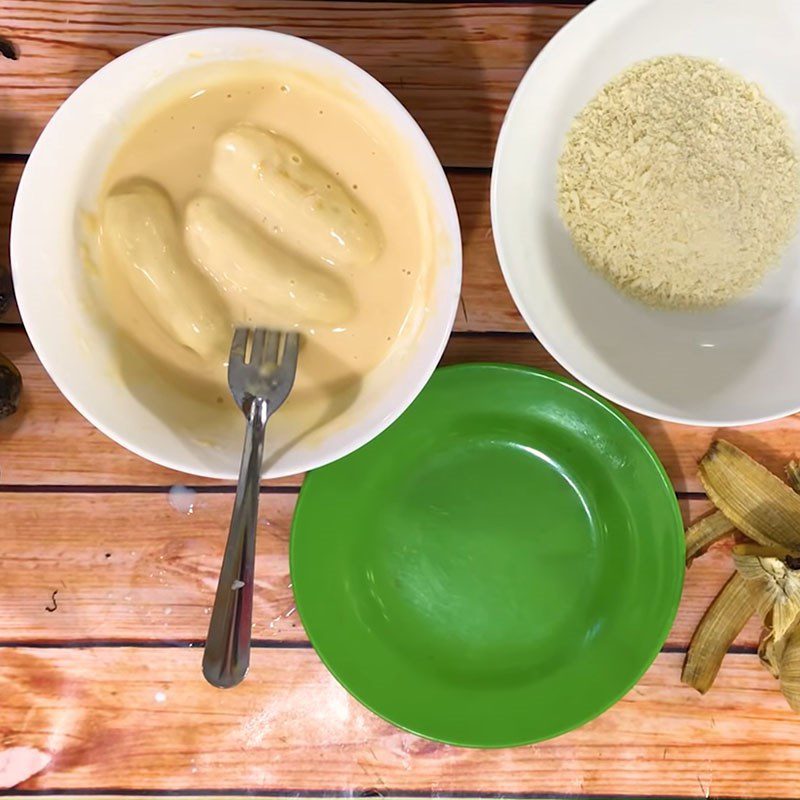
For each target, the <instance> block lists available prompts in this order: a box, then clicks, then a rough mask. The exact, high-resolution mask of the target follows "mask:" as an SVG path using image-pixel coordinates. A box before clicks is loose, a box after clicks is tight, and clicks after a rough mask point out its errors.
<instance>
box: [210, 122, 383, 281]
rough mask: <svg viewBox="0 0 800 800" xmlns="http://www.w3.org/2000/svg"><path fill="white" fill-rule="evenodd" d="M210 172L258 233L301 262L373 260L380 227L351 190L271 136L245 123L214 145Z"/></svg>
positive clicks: (280, 138) (295, 148)
mask: <svg viewBox="0 0 800 800" xmlns="http://www.w3.org/2000/svg"><path fill="white" fill-rule="evenodd" d="M212 174H213V176H214V180H215V182H216V185H217V187H218V188H219V190H220V191H222V192H223V193H224V194H225V195H226V198H227V199H228V200H229V201H230V202H232V203H234V204H235V205H237V206H239V207H240V208H239V210H240V211H243V212H244V213H246V214H249V215H251V217H252V220H253V222H254V223H255V224H257V225H259V226H260V227H262V228H263V229H264V232H265V233H267V234H269V235H273V234H274V235H275V236H276V238H278V239H282V238H285V239H286V240H287V242H288V244H289V246H290V247H291V248H292V249H296V250H298V252H300V253H302V254H303V255H305V256H306V257H308V258H311V257H312V256H313V257H314V258H320V259H322V261H324V262H325V263H326V264H328V265H331V266H333V265H341V266H352V265H366V264H369V263H370V262H372V261H374V260H375V259H376V258H377V257H378V255H379V254H380V251H381V248H382V244H383V236H382V234H381V231H380V226H379V225H378V223H377V220H375V219H374V218H373V216H372V214H371V213H370V212H369V210H368V209H367V208H366V207H365V206H364V205H363V204H362V203H361V202H360V201H359V200H358V199H357V198H356V196H355V194H354V192H352V191H350V189H349V188H346V187H345V186H343V185H342V183H341V181H340V180H339V179H338V178H337V177H336V176H334V175H332V174H331V173H330V172H328V171H327V170H326V169H325V168H324V167H323V166H322V165H321V164H319V163H318V162H317V161H316V160H315V159H314V158H313V157H312V156H311V155H309V154H308V153H306V152H304V151H303V150H301V149H300V148H299V147H298V146H297V145H296V144H294V143H293V142H291V141H289V140H288V139H285V138H284V137H283V136H280V135H278V134H277V133H274V132H272V131H266V130H261V129H260V128H256V127H254V126H252V125H237V126H236V127H234V128H231V129H230V130H228V131H226V132H225V133H223V134H222V135H221V136H220V137H219V138H218V139H217V141H216V143H215V145H214V158H213V162H212Z"/></svg>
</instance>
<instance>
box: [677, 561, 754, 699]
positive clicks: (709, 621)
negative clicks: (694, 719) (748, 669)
mask: <svg viewBox="0 0 800 800" xmlns="http://www.w3.org/2000/svg"><path fill="white" fill-rule="evenodd" d="M756 605H757V603H756V600H755V597H754V595H753V593H752V592H751V591H750V589H749V588H748V586H747V582H746V581H745V579H744V578H743V577H742V576H741V575H740V574H739V573H738V572H734V574H733V575H732V576H731V577H730V579H729V580H728V582H727V583H726V584H725V586H723V587H722V591H720V593H719V594H718V595H717V596H716V598H715V599H714V602H713V603H712V604H711V605H710V606H709V607H708V610H707V611H706V613H705V614H704V615H703V619H702V620H701V621H700V624H699V625H698V626H697V630H695V632H694V636H692V641H691V643H690V645H689V650H688V652H687V653H686V661H685V662H684V664H683V672H682V673H681V681H682V682H683V683H685V684H688V685H689V686H692V687H694V688H695V689H697V691H698V692H700V693H701V694H705V693H706V692H707V691H708V690H709V689H710V688H711V686H712V684H713V683H714V679H715V678H716V677H717V673H718V672H719V668H720V665H721V664H722V659H723V657H724V656H725V653H727V652H728V648H729V647H730V646H731V645H732V644H733V641H734V639H736V637H737V636H738V635H739V633H740V631H741V630H742V628H744V626H745V625H746V624H747V621H748V620H749V619H750V617H752V616H753V614H755V613H756Z"/></svg>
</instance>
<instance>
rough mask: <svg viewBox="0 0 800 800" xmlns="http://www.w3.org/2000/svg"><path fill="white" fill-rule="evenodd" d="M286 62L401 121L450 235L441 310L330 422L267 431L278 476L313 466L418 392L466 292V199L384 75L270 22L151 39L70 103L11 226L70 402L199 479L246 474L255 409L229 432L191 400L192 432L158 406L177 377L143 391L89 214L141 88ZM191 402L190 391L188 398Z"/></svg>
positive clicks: (29, 176)
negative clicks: (104, 311) (100, 295)
mask: <svg viewBox="0 0 800 800" xmlns="http://www.w3.org/2000/svg"><path fill="white" fill-rule="evenodd" d="M259 58H263V59H264V60H267V61H269V62H278V63H280V62H286V63H287V64H289V65H291V66H292V67H295V68H298V67H299V68H302V69H303V70H305V71H307V72H312V73H314V72H317V73H319V74H322V75H326V76H334V77H335V78H336V79H337V80H341V81H342V82H343V83H345V84H346V85H347V86H348V87H349V88H350V89H351V90H352V91H353V92H355V93H356V94H357V95H358V96H359V97H360V98H361V99H363V102H364V103H366V104H368V105H371V106H372V107H373V108H374V109H375V111H376V112H377V113H378V114H380V115H382V116H383V117H384V118H385V120H386V121H387V122H388V123H389V124H391V125H392V126H394V128H395V129H396V130H397V132H398V135H399V136H400V137H402V140H403V141H405V142H406V143H407V144H408V146H409V149H410V152H411V154H412V157H413V158H414V160H415V162H416V165H417V167H418V169H419V174H420V179H421V180H422V181H423V182H424V184H425V186H426V188H427V192H428V198H429V203H430V207H431V214H432V217H433V219H434V220H435V221H436V224H437V234H438V236H439V237H440V239H441V246H440V247H439V248H438V251H437V253H438V263H437V265H436V273H435V276H434V279H433V281H432V289H431V296H430V299H429V309H428V313H427V314H426V316H425V318H424V320H423V322H422V324H421V327H420V331H419V334H418V336H417V338H416V339H415V340H414V342H413V345H410V346H409V347H407V348H400V347H395V348H394V349H393V350H392V351H391V353H390V355H389V356H388V357H387V358H386V359H385V360H384V361H383V362H382V363H381V364H380V365H379V366H378V367H377V368H376V369H374V370H372V371H371V372H370V373H369V374H368V375H367V376H366V377H365V379H364V380H363V382H362V385H361V387H360V390H359V394H358V397H357V398H356V399H355V401H354V402H353V403H352V404H351V405H350V406H349V407H348V408H347V410H346V411H344V412H343V413H342V414H341V415H340V416H339V417H337V419H336V421H335V423H334V424H333V426H332V429H331V430H329V431H328V430H327V429H326V431H325V433H324V435H323V433H322V432H320V431H315V432H313V433H311V435H308V436H305V437H304V438H300V439H298V436H297V431H292V430H290V429H288V428H287V427H286V426H284V425H283V424H282V418H281V416H280V413H278V414H276V416H275V418H274V419H273V420H271V421H270V424H269V429H268V432H267V440H268V446H267V459H266V471H265V475H266V476H267V477H280V476H282V475H290V474H294V473H297V472H303V471H305V470H309V469H313V468H315V467H318V466H321V465H323V464H327V463H329V462H331V461H334V460H335V459H337V458H340V457H342V456H344V455H346V454H348V453H350V452H352V451H353V450H355V449H356V448H358V447H360V446H361V445H362V444H364V443H365V442H367V441H369V440H370V439H372V438H373V437H374V436H377V434H379V433H380V432H381V431H382V430H383V429H384V428H385V427H387V426H388V425H389V424H390V423H391V422H392V421H393V420H394V419H395V418H396V417H398V416H399V415H400V414H401V413H402V412H403V411H404V410H405V408H406V407H407V406H408V405H409V403H410V402H411V401H412V400H413V399H414V397H416V395H417V394H418V393H419V391H420V390H421V389H422V387H423V386H424V385H425V383H426V382H427V380H428V378H429V377H430V374H431V373H432V372H433V370H434V369H435V367H436V364H437V363H438V361H439V358H440V356H441V354H442V351H443V350H444V347H445V345H446V344H447V340H448V338H449V334H450V330H451V328H452V325H453V320H454V318H455V313H456V309H457V307H458V298H459V292H460V288H461V240H460V234H459V226H458V217H457V215H456V209H455V204H454V203H453V196H452V194H451V192H450V187H449V185H448V183H447V179H446V178H445V175H444V172H443V170H442V167H441V165H440V163H439V161H438V159H437V158H436V155H435V153H434V152H433V149H432V148H431V146H430V144H429V143H428V140H427V139H426V138H425V135H424V134H423V133H422V131H421V130H420V128H419V126H418V125H417V124H416V122H415V121H414V120H413V118H412V117H411V115H410V114H409V113H408V112H407V111H406V110H405V109H404V108H403V106H402V105H400V103H399V102H398V101H397V100H396V99H395V98H394V97H393V96H392V94H391V93H390V92H389V91H388V90H387V89H385V88H384V87H383V86H382V85H381V84H380V83H378V82H377V81H376V80H375V79H374V78H372V77H371V76H370V75H368V74H367V73H366V72H364V71H363V70H361V69H360V68H359V67H357V66H355V65H354V64H352V63H351V62H349V61H347V60H346V59H345V58H342V57H341V56H339V55H337V54H336V53H333V52H331V51H330V50H326V49H325V48H323V47H320V46H318V45H315V44H312V43H311V42H307V41H304V40H303V39H298V38H296V37H293V36H287V35H285V34H280V33H273V32H271V31H262V30H251V29H248V28H209V29H205V30H198V31H190V32H188V33H181V34H176V35H174V36H168V37H165V38H163V39H157V40H155V41H153V42H150V43H149V44H146V45H142V46H141V47H138V48H136V49H135V50H132V51H130V52H129V53H126V54H125V55H124V56H121V57H120V58H117V59H115V60H114V61H112V62H111V63H110V64H108V65H106V66H105V67H103V68H102V69H101V70H100V71H99V72H97V73H95V74H94V75H93V76H92V77H91V78H89V79H88V80H87V81H86V82H85V83H84V84H83V85H82V86H80V87H79V88H78V89H77V90H76V91H75V92H74V93H73V94H72V95H71V96H70V97H69V99H68V100H67V101H66V102H65V103H64V104H63V105H62V106H61V108H60V109H59V110H58V111H57V112H56V114H55V115H54V116H53V118H52V119H51V120H50V122H49V123H48V125H47V127H46V128H45V130H44V132H43V133H42V135H41V137H40V138H39V141H38V142H37V143H36V146H35V148H34V150H33V153H32V154H31V157H30V159H29V161H28V164H27V166H26V168H25V172H24V174H23V176H22V180H21V182H20V186H19V190H18V193H17V200H16V203H15V206H14V216H13V223H12V226H11V263H12V269H13V274H14V284H15V289H16V296H17V302H18V305H19V310H20V313H21V315H22V319H23V321H24V323H25V328H26V330H27V332H28V335H29V336H30V339H31V342H32V344H33V346H34V348H35V350H36V353H37V355H38V356H39V358H40V360H41V362H42V364H43V365H44V367H45V369H46V370H47V371H48V373H49V374H50V376H51V377H52V379H53V380H54V381H55V383H56V385H57V386H58V387H59V389H60V390H61V391H62V392H63V393H64V395H65V396H66V398H67V399H68V400H69V401H70V402H71V403H72V404H73V405H74V406H75V408H77V409H78V411H80V412H81V414H83V416H84V417H86V418H87V419H88V420H89V421H90V422H91V423H92V424H94V425H95V426H97V428H99V429H100V430H101V431H103V433H105V434H107V435H108V436H110V437H111V438H112V439H114V440H116V441H117V442H119V443H120V444H121V445H123V446H125V447H127V448H128V449H129V450H132V451H133V452H135V453H138V454H139V455H141V456H144V457H145V458H147V459H149V460H151V461H154V462H156V463H158V464H162V465H164V466H166V467H171V468H173V469H178V470H181V471H182V472H188V473H192V474H194V475H201V476H207V477H212V478H226V479H231V478H235V477H236V475H237V473H238V470H239V460H240V457H241V448H242V441H243V436H244V418H243V417H242V418H241V419H236V418H234V417H231V424H230V425H229V426H226V427H224V429H223V430H218V427H219V426H218V424H217V423H218V420H219V414H218V412H216V413H215V410H214V409H208V408H207V407H205V406H204V405H202V404H200V403H197V404H196V407H192V404H191V403H185V404H184V406H181V407H180V411H181V414H183V412H184V410H185V416H186V417H187V418H188V417H189V415H191V418H192V419H193V420H195V419H197V420H201V421H205V422H207V429H206V428H205V427H204V425H203V424H202V422H198V423H197V424H195V423H194V422H193V424H192V426H191V427H192V430H191V432H188V431H187V430H186V429H185V428H184V429H182V428H181V425H180V422H181V420H179V419H173V420H170V419H168V418H166V417H165V416H164V415H163V413H161V414H160V413H159V412H158V411H157V410H156V407H157V406H159V405H163V406H169V407H171V408H178V407H179V406H178V405H177V402H176V401H173V402H170V403H164V404H160V403H158V402H156V403H154V402H153V392H159V391H161V392H164V393H165V394H166V393H169V392H170V391H174V390H171V389H170V388H169V387H168V386H167V385H166V384H165V382H164V381H160V382H159V379H158V378H157V376H153V378H152V385H148V386H147V387H141V386H137V387H133V388H132V387H131V386H130V385H128V384H126V383H125V382H123V380H121V379H120V377H119V369H117V364H116V362H117V353H116V349H115V348H114V346H113V342H112V340H111V337H110V336H109V332H108V330H107V328H106V327H105V325H104V323H103V322H102V321H101V320H100V319H99V318H98V315H97V314H95V313H93V312H92V310H91V309H90V308H89V306H88V303H87V301H86V290H85V281H84V277H85V276H84V274H83V265H82V263H81V258H80V227H79V211H80V210H81V209H86V208H92V207H93V205H94V203H95V201H96V195H97V191H98V186H99V182H100V179H101V177H102V174H103V172H104V169H105V167H106V165H107V164H108V162H109V160H110V158H111V157H112V155H113V153H114V149H115V146H117V144H118V143H119V141H120V139H121V137H122V134H123V132H124V130H125V127H124V126H125V121H126V119H127V118H128V115H129V114H130V113H131V111H132V109H135V108H136V107H137V105H138V104H139V103H140V102H141V99H142V97H143V96H144V95H145V94H146V93H147V92H148V91H149V90H150V89H152V88H153V87H154V86H156V85H158V84H159V83H160V82H161V81H163V80H164V79H165V78H167V77H169V76H171V75H173V74H176V73H179V72H181V71H183V70H187V69H193V68H195V67H197V66H198V65H199V64H202V63H204V62H212V61H229V60H235V59H247V60H253V59H259ZM182 402H183V401H182Z"/></svg>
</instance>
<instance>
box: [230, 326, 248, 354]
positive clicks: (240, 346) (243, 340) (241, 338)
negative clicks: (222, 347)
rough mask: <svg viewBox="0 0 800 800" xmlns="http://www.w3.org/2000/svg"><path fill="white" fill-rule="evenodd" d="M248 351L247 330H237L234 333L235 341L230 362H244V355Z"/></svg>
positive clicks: (232, 345)
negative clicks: (235, 360) (236, 360)
mask: <svg viewBox="0 0 800 800" xmlns="http://www.w3.org/2000/svg"><path fill="white" fill-rule="evenodd" d="M246 350H247V328H236V330H235V331H234V332H233V341H232V342H231V356H230V360H231V361H233V360H234V359H238V360H239V361H242V362H244V354H245V351H246Z"/></svg>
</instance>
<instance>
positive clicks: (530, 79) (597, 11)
mask: <svg viewBox="0 0 800 800" xmlns="http://www.w3.org/2000/svg"><path fill="white" fill-rule="evenodd" d="M638 1H639V0H594V2H593V3H591V5H588V6H586V7H585V8H583V9H581V10H580V11H579V12H578V13H577V14H576V15H575V16H574V17H572V19H570V20H569V21H568V22H567V23H565V24H564V26H563V27H562V28H561V29H560V30H559V31H558V32H557V33H556V34H555V35H554V36H553V37H552V38H551V39H550V40H549V41H548V42H547V43H546V44H545V46H544V47H543V48H542V49H541V50H540V51H539V53H538V55H537V56H536V57H535V58H534V60H533V61H532V62H531V64H530V65H529V66H528V68H527V70H526V71H525V74H524V75H523V76H522V79H521V80H520V82H519V84H518V85H517V88H516V89H515V90H514V94H513V96H512V98H511V102H510V103H509V105H508V108H507V109H506V113H505V116H504V117H503V122H502V125H501V126H500V133H499V134H498V137H497V144H496V146H495V151H494V158H493V160H492V177H491V184H490V190H489V207H490V217H491V223H492V237H493V239H494V246H495V251H496V253H497V260H498V262H499V263H500V270H501V272H502V273H503V279H504V281H505V284H506V287H507V288H508V291H509V293H510V295H511V298H512V300H513V301H514V305H515V306H516V307H517V311H519V313H520V315H521V316H522V318H523V319H524V321H525V324H526V325H527V326H528V328H529V329H530V331H531V332H532V333H533V335H534V336H535V337H536V338H537V339H538V340H539V341H540V342H541V344H542V345H543V347H544V348H545V349H546V350H547V352H548V353H550V355H552V356H553V358H555V360H556V361H558V363H559V364H561V365H562V366H563V367H564V368H565V369H566V370H568V371H569V373H570V375H573V376H574V377H575V378H577V379H578V380H579V381H580V382H581V383H583V384H585V385H586V386H588V387H589V388H590V389H592V390H594V391H595V392H597V393H598V394H600V395H602V396H603V397H605V398H606V399H608V400H610V401H611V402H613V403H616V404H618V405H620V406H622V407H623V408H627V409H629V410H630V411H634V412H636V413H638V414H643V415H644V416H647V417H651V418H653V419H660V420H663V421H665V422H674V423H678V424H682V425H695V426H697V427H703V428H727V427H740V426H745V425H756V424H759V423H762V422H772V421H774V420H778V419H783V418H784V417H787V416H790V415H792V414H796V413H798V412H800V401H799V402H798V404H797V405H792V406H787V407H786V408H784V409H781V410H777V411H775V412H774V413H769V414H763V415H757V416H734V417H729V418H726V417H696V416H691V415H683V414H666V413H663V412H661V411H656V410H653V409H652V408H648V407H647V406H646V405H645V404H642V403H638V402H635V401H631V400H628V399H626V398H625V397H624V396H623V395H622V394H620V393H618V392H615V391H612V390H609V389H606V388H605V387H603V386H602V385H600V384H599V383H598V382H597V381H595V380H593V379H592V378H591V377H589V376H588V375H586V373H585V372H584V371H583V370H580V369H575V368H574V367H573V365H572V363H571V360H570V359H569V358H568V357H567V356H565V354H564V352H563V350H562V349H561V347H559V345H557V344H556V343H555V342H554V340H553V338H551V337H550V336H549V335H548V334H546V333H545V332H544V331H543V330H542V329H541V328H540V327H539V325H538V324H537V322H536V319H535V316H536V315H535V314H534V313H532V312H531V311H530V310H529V309H527V308H526V305H525V302H524V300H523V296H522V291H521V289H520V287H519V285H518V283H517V281H516V279H515V277H514V270H513V269H512V267H511V261H512V259H511V257H510V256H509V253H508V248H507V246H506V245H505V244H504V242H503V237H502V235H501V233H500V230H501V226H500V222H499V218H500V211H499V206H500V203H501V201H500V193H501V190H500V180H501V179H500V171H501V167H502V164H503V163H504V162H505V161H506V148H507V141H508V139H509V136H510V134H509V130H510V129H511V127H512V126H513V125H514V124H515V123H514V117H515V115H516V113H517V111H518V108H519V107H520V106H522V105H523V103H524V97H523V95H524V94H525V93H526V91H527V86H528V84H530V83H534V81H535V80H536V79H537V78H538V77H539V75H540V73H542V72H543V71H544V70H547V69H550V68H551V62H554V61H555V60H556V59H558V58H559V55H560V52H561V49H562V48H564V47H566V46H569V44H568V43H569V42H570V41H571V40H572V37H573V36H574V35H575V33H577V32H579V31H581V30H582V28H587V27H589V26H591V25H592V24H593V22H594V20H595V19H597V18H598V17H599V16H600V15H602V14H608V13H618V14H620V13H622V11H623V10H624V9H625V8H627V7H633V6H634V5H635V3H636V2H638Z"/></svg>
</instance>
